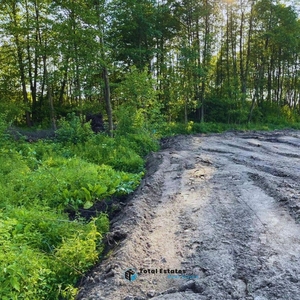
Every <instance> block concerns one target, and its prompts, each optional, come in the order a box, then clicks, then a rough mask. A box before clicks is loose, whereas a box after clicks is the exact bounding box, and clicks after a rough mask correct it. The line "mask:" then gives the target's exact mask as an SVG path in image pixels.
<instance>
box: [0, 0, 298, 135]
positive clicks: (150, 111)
mask: <svg viewBox="0 0 300 300" xmlns="http://www.w3.org/2000/svg"><path fill="white" fill-rule="evenodd" d="M0 36H1V42H0V107H1V111H2V112H6V113H7V115H8V116H9V117H10V118H11V119H14V120H15V121H16V122H18V123H20V124H21V123H23V124H26V125H27V126H32V125H42V126H47V125H49V124H51V125H52V126H53V127H54V128H56V120H57V119H58V118H60V117H61V116H64V115H66V114H67V113H68V112H73V111H77V112H78V113H79V114H83V113H85V112H88V111H97V112H99V111H101V112H105V116H106V118H107V120H108V124H109V125H108V129H109V130H112V129H113V122H114V121H116V118H118V115H120V114H122V111H124V112H125V111H128V112H129V114H130V112H131V111H138V110H141V111H142V112H143V114H144V115H146V117H147V118H148V119H149V120H150V119H151V120H152V121H153V122H155V120H156V117H157V116H158V115H160V116H162V117H163V119H164V121H165V122H170V121H182V122H185V123H187V122H188V121H190V120H193V121H199V122H207V121H210V122H225V123H245V122H251V121H253V122H264V121H271V122H272V121H282V120H283V121H291V122H293V121H296V120H298V119H299V112H300V80H299V79H300V78H299V77H300V67H299V66H300V64H299V54H300V20H299V16H298V15H297V13H296V8H295V7H293V6H288V5H284V4H283V3H280V2H279V1H272V0H223V1H219V0H176V1H170V0H111V1H105V0H65V1H61V0H55V1H48V0H2V1H1V3H0Z"/></svg>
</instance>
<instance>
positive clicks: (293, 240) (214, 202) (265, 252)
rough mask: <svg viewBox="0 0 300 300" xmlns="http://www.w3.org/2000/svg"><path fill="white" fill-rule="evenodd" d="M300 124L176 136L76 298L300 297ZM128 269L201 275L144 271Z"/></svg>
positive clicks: (156, 159)
mask: <svg viewBox="0 0 300 300" xmlns="http://www.w3.org/2000/svg"><path fill="white" fill-rule="evenodd" d="M299 149H300V132H299V131H277V132H253V133H239V132H229V133H224V134H214V135H208V136H205V135H199V136H178V137H174V138H170V139H167V140H165V141H164V143H163V149H162V150H161V151H160V152H158V153H155V154H153V155H152V157H151V158H149V162H148V170H149V172H148V175H147V176H146V178H145V180H144V182H143V183H142V185H141V187H140V188H139V190H138V191H137V192H136V193H135V194H134V195H133V197H132V199H130V201H128V203H127V205H126V207H125V208H124V212H123V214H122V215H119V216H118V218H117V219H115V220H113V222H112V232H111V234H110V235H111V237H112V238H111V241H113V240H114V239H113V237H114V236H120V235H121V236H124V237H125V236H126V238H125V239H124V240H122V241H118V242H116V243H115V247H114V249H113V250H112V252H111V255H110V256H109V257H108V258H107V259H105V260H103V262H102V263H100V264H99V266H97V267H95V268H94V270H93V271H92V272H91V274H90V276H88V277H87V278H86V279H85V281H84V284H83V285H82V286H81V292H80V293H79V295H78V299H82V300H87V299H90V300H92V299H95V300H96V299H97V300H101V299H108V300H110V299H112V300H114V299H121V300H143V299H150V298H152V299H172V300H177V299H213V300H215V299H217V300H218V299H220V300H221V299H222V300H223V299H246V300H248V299H249V300H250V299H253V300H266V299H291V300H293V299H295V300H296V299H299V297H300V296H299V295H300V225H299V224H298V223H299V220H300V159H299V155H298V154H297V152H299ZM129 267H132V268H135V269H137V270H139V269H140V268H144V269H154V270H155V269H158V270H159V269H168V268H169V269H182V270H185V271H186V272H187V274H191V275H193V277H190V278H188V279H186V278H183V277H182V278H180V279H178V278H177V279H176V280H175V279H170V278H168V276H167V275H166V274H149V273H145V274H143V273H142V274H139V276H138V278H137V280H135V281H133V282H129V281H127V280H126V279H125V278H124V272H125V270H126V269H128V268H129Z"/></svg>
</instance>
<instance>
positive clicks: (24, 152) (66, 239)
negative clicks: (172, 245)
mask: <svg viewBox="0 0 300 300" xmlns="http://www.w3.org/2000/svg"><path fill="white" fill-rule="evenodd" d="M70 124H71V125H70ZM0 127H1V128H0V129H2V130H1V132H2V134H1V136H0V146H1V148H0V245H1V249H0V286H1V289H0V299H3V300H14V299H18V300H19V299H21V300H23V299H24V300H25V299H26V300H27V299H28V300H35V299H36V300H41V299H51V300H55V299H74V298H75V295H76V294H77V288H76V283H77V281H78V280H79V278H81V277H82V276H84V274H85V272H86V271H87V270H89V269H90V268H91V267H92V266H93V265H95V263H96V262H97V261H98V260H99V259H100V258H101V255H102V252H103V247H104V246H103V245H104V243H103V239H104V235H105V234H106V233H107V232H108V230H109V219H108V215H107V214H106V213H105V212H101V213H99V214H98V215H95V216H94V217H91V218H89V219H84V218H82V217H80V215H79V213H78V212H79V210H84V209H89V208H91V207H92V206H93V205H94V204H95V202H97V201H100V200H101V201H103V200H104V201H109V200H110V199H111V198H112V197H114V198H116V197H119V196H124V195H128V194H130V193H131V192H133V191H134V190H135V189H136V188H137V186H138V185H139V183H140V180H141V178H142V176H143V174H144V157H145V156H146V155H147V154H148V153H149V152H150V151H155V150H157V149H158V143H157V142H156V141H155V139H153V137H152V136H151V135H150V134H149V133H148V132H147V131H145V132H143V131H141V130H139V132H136V133H134V132H131V133H130V134H122V133H120V132H116V135H115V137H114V138H111V137H109V136H107V135H105V134H97V135H96V134H93V133H92V132H91V129H90V127H89V126H87V125H84V126H83V127H82V125H81V122H80V120H79V119H78V118H77V117H75V116H72V122H71V123H69V122H66V121H65V120H63V121H62V123H61V124H60V129H59V130H58V132H57V138H56V140H51V141H50V140H49V141H47V140H39V141H37V142H33V143H28V142H26V141H25V139H24V140H22V139H20V140H18V141H14V140H13V139H12V138H10V136H9V135H7V134H6V133H5V130H4V127H5V126H3V124H2V125H1V126H0ZM70 211H71V212H73V215H75V216H76V215H77V217H75V219H74V218H72V219H71V218H70V217H69V214H68V213H70ZM67 212H68V213H67Z"/></svg>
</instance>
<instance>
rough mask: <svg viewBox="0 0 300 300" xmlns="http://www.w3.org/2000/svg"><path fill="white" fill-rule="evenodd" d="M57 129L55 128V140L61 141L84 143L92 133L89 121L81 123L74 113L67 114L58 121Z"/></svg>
mask: <svg viewBox="0 0 300 300" xmlns="http://www.w3.org/2000/svg"><path fill="white" fill-rule="evenodd" d="M58 125H59V129H58V130H56V136H57V140H58V141H59V142H61V143H65V144H67V143H72V144H78V143H85V142H86V141H87V140H88V139H89V138H90V137H91V136H92V135H93V134H94V133H93V131H92V129H91V125H90V123H84V124H82V122H81V120H80V118H79V117H78V116H76V115H75V113H72V114H69V115H68V118H67V119H65V118H62V119H61V120H60V121H59V124H58Z"/></svg>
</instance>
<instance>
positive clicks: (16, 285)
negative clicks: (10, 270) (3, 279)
mask: <svg viewBox="0 0 300 300" xmlns="http://www.w3.org/2000/svg"><path fill="white" fill-rule="evenodd" d="M10 284H11V285H12V287H13V288H14V289H15V290H17V291H18V292H20V283H19V281H18V279H17V278H16V277H11V278H10Z"/></svg>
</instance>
